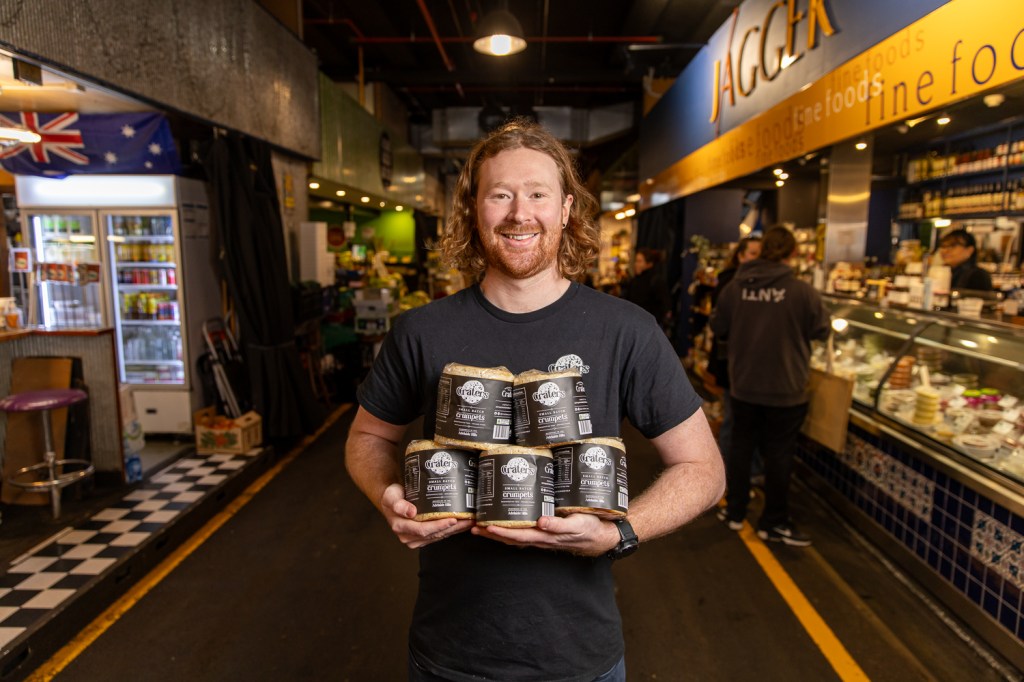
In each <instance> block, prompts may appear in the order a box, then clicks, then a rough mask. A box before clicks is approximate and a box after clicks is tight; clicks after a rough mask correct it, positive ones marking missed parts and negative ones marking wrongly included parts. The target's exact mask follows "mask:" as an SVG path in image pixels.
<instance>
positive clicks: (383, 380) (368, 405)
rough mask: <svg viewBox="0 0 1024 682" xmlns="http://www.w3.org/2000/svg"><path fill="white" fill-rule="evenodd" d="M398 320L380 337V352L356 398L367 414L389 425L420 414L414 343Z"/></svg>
mask: <svg viewBox="0 0 1024 682" xmlns="http://www.w3.org/2000/svg"><path fill="white" fill-rule="evenodd" d="M402 322H403V320H402V318H401V317H399V318H398V319H397V320H396V325H395V327H394V328H392V330H391V332H389V333H388V335H387V336H386V337H385V338H384V343H383V344H382V345H381V349H380V352H379V353H378V354H377V357H376V358H375V359H374V361H373V366H372V367H371V368H370V372H369V374H368V375H367V377H366V380H365V381H363V383H362V384H360V385H359V389H358V390H357V391H356V399H357V400H358V401H359V405H360V406H361V407H362V408H363V409H365V410H366V411H367V412H369V413H370V414H372V415H373V416H375V417H377V418H378V419H382V420H384V421H386V422H388V423H389V424H396V425H404V424H408V423H409V422H411V421H413V420H414V419H416V418H417V417H419V416H420V415H421V414H422V413H423V400H422V396H421V391H420V383H421V382H420V381H419V377H420V376H421V371H420V368H419V367H418V366H417V365H418V354H417V353H416V346H417V342H416V339H415V336H414V335H413V334H412V333H411V332H410V331H409V329H408V327H407V325H404V324H402Z"/></svg>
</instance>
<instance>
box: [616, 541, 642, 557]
mask: <svg viewBox="0 0 1024 682" xmlns="http://www.w3.org/2000/svg"><path fill="white" fill-rule="evenodd" d="M639 547H640V543H639V542H637V541H636V539H635V538H634V539H633V540H631V541H623V542H620V543H619V545H618V546H617V547H616V548H615V549H614V550H612V551H613V552H614V557H615V558H616V559H623V558H625V557H628V556H629V555H630V554H632V553H633V552H635V551H636V550H637V549H638V548H639Z"/></svg>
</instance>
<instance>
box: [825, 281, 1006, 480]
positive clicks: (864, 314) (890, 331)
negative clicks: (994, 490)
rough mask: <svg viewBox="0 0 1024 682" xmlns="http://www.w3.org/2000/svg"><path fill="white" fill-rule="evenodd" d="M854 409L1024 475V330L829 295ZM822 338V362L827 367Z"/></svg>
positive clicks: (839, 361)
mask: <svg viewBox="0 0 1024 682" xmlns="http://www.w3.org/2000/svg"><path fill="white" fill-rule="evenodd" d="M826 304H827V305H828V306H829V308H830V310H831V313H832V317H833V329H834V333H835V353H836V356H835V358H834V362H833V365H834V371H835V372H836V373H837V374H840V375H843V376H847V377H849V378H852V379H853V380H854V381H855V386H854V409H855V410H858V411H860V412H863V413H868V414H870V415H872V416H876V415H880V416H881V417H883V418H884V420H887V422H889V423H892V424H895V425H896V427H897V429H898V431H899V432H900V433H901V434H903V435H904V436H905V437H909V438H911V439H913V440H918V441H919V442H920V443H921V444H922V445H923V446H925V447H926V448H928V449H931V450H935V451H938V452H940V453H942V454H946V455H949V454H952V455H953V457H954V458H955V459H956V460H958V461H960V462H961V463H966V464H968V466H970V467H971V468H973V469H976V470H979V471H983V472H984V471H987V472H989V473H991V472H992V471H996V472H999V473H1000V474H1002V475H1004V476H1006V477H1008V478H1010V479H1012V480H1014V481H1016V482H1017V483H1024V329H1022V328H1020V327H1016V326H1013V325H1007V324H1001V323H996V322H988V321H982V320H977V319H964V318H960V317H956V316H953V315H947V314H943V313H931V312H924V311H919V310H901V309H895V308H882V307H877V306H874V305H870V304H864V303H863V302H860V301H851V300H846V299H840V298H828V297H826ZM824 353H825V347H824V345H823V344H817V345H815V347H814V349H813V354H812V360H811V363H812V366H814V367H816V368H818V369H824V367H825V357H824Z"/></svg>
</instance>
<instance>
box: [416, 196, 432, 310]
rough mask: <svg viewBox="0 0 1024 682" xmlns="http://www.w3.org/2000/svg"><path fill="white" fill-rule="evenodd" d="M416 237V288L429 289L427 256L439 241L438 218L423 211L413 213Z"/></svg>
mask: <svg viewBox="0 0 1024 682" xmlns="http://www.w3.org/2000/svg"><path fill="white" fill-rule="evenodd" d="M412 219H413V225H414V229H415V232H416V234H415V239H416V274H417V280H418V281H417V286H416V287H415V288H417V289H421V290H423V291H429V289H430V285H429V281H430V277H429V274H428V272H427V258H428V253H429V252H430V249H431V248H434V247H435V246H436V242H437V218H435V217H434V216H432V215H427V214H426V213H423V212H422V211H416V212H415V213H413V214H412Z"/></svg>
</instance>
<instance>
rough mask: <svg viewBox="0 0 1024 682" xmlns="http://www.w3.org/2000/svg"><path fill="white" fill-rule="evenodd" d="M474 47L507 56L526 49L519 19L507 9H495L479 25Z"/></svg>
mask: <svg viewBox="0 0 1024 682" xmlns="http://www.w3.org/2000/svg"><path fill="white" fill-rule="evenodd" d="M476 33H477V39H476V40H474V41H473V49H474V50H476V51H477V52H479V53H481V54H489V55H491V56H494V57H506V56H508V55H510V54H516V53H517V52H522V51H523V50H525V49H526V38H524V37H523V27H522V25H521V24H520V23H519V20H518V19H516V18H515V16H514V15H513V14H512V13H511V12H509V11H508V10H507V9H498V10H494V11H493V12H491V13H490V14H488V15H487V16H486V17H484V18H483V20H482V21H481V22H480V23H479V24H478V25H477V29H476Z"/></svg>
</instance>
